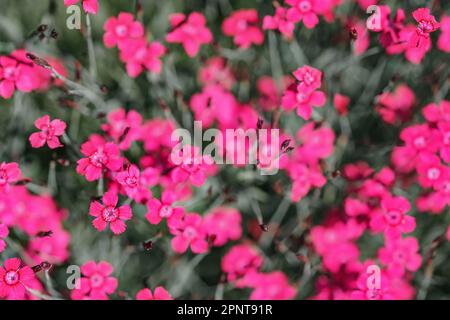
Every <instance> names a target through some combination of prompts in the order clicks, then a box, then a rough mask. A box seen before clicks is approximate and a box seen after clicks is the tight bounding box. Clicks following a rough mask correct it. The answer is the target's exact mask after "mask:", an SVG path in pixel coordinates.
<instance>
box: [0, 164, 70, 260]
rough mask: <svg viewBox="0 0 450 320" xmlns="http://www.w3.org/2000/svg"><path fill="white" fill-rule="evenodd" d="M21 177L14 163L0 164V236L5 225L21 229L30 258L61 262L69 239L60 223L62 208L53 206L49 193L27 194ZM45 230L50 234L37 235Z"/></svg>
mask: <svg viewBox="0 0 450 320" xmlns="http://www.w3.org/2000/svg"><path fill="white" fill-rule="evenodd" d="M21 180H26V179H25V178H24V177H23V176H22V173H21V170H20V168H19V165H18V164H17V163H14V162H13V163H2V164H0V225H2V229H3V232H2V235H1V236H0V237H1V238H6V237H7V236H8V232H7V229H5V227H8V228H15V229H17V230H21V231H22V232H24V233H25V234H26V235H27V236H28V237H29V241H28V244H27V253H28V254H29V255H30V257H31V258H32V259H33V261H34V262H36V263H41V262H43V261H47V262H49V263H62V262H64V261H65V260H66V259H67V258H68V257H69V252H68V245H69V241H70V235H69V233H68V232H67V231H66V230H64V228H63V225H62V223H63V221H64V220H65V219H66V217H67V213H66V211H65V210H62V209H59V208H57V206H56V204H55V202H54V200H53V199H52V198H51V196H50V195H45V194H43V195H34V194H31V193H30V192H29V191H28V190H27V188H26V187H25V186H22V185H20V184H21V183H20V182H21ZM49 231H51V236H41V233H43V232H44V233H45V232H49ZM2 241H3V240H2ZM2 243H3V242H2ZM0 247H1V245H0Z"/></svg>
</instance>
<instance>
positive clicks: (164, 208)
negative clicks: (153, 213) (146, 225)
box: [159, 205, 172, 218]
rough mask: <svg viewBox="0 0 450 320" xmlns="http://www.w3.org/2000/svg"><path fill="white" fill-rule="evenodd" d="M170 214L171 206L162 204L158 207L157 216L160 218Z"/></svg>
mask: <svg viewBox="0 0 450 320" xmlns="http://www.w3.org/2000/svg"><path fill="white" fill-rule="evenodd" d="M171 215H172V208H171V207H170V206H168V205H163V206H162V207H161V209H159V216H160V217H162V218H168V217H170V216H171Z"/></svg>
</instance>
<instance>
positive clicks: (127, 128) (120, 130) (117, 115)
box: [102, 108, 142, 150]
mask: <svg viewBox="0 0 450 320" xmlns="http://www.w3.org/2000/svg"><path fill="white" fill-rule="evenodd" d="M107 120H108V123H105V124H103V125H102V130H103V131H104V132H105V133H106V134H107V135H108V136H110V137H111V138H112V139H113V140H114V142H116V143H117V144H118V145H119V148H120V149H121V150H128V149H129V148H130V146H131V144H132V143H133V142H134V141H136V140H139V139H140V138H141V124H142V116H141V115H140V114H139V112H137V111H135V110H130V111H128V112H126V111H125V109H124V108H118V109H116V110H113V111H111V112H110V113H108V117H107Z"/></svg>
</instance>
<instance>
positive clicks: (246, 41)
mask: <svg viewBox="0 0 450 320" xmlns="http://www.w3.org/2000/svg"><path fill="white" fill-rule="evenodd" d="M258 23H259V18H258V11H256V10H255V9H241V10H237V11H234V12H232V13H231V15H230V16H229V17H227V18H225V20H224V21H223V24H222V31H223V33H224V34H225V35H226V36H229V37H233V42H234V44H235V45H237V46H239V48H241V49H247V48H249V47H250V46H251V45H252V44H255V45H261V44H262V43H263V42H264V33H262V31H261V29H260V28H259V26H258Z"/></svg>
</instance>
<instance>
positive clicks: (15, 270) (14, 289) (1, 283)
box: [0, 258, 35, 300]
mask: <svg viewBox="0 0 450 320" xmlns="http://www.w3.org/2000/svg"><path fill="white" fill-rule="evenodd" d="M34 281H35V275H34V272H33V270H32V269H31V268H30V267H29V266H24V265H22V262H21V261H20V259H18V258H12V259H7V260H6V261H5V263H4V265H3V267H2V266H0V298H7V299H12V300H22V299H24V298H25V294H26V289H27V287H30V286H32V285H33V283H34Z"/></svg>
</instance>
